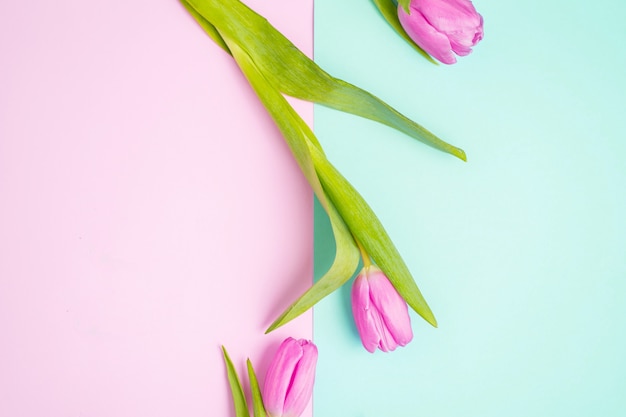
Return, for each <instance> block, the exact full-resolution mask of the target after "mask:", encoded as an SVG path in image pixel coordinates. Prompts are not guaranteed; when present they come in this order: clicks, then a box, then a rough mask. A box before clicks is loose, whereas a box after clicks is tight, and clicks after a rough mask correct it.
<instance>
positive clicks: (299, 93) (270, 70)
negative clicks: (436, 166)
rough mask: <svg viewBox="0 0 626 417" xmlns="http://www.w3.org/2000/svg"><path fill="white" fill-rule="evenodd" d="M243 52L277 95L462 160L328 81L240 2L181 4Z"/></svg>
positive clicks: (413, 126)
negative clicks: (342, 114)
mask: <svg viewBox="0 0 626 417" xmlns="http://www.w3.org/2000/svg"><path fill="white" fill-rule="evenodd" d="M184 1H186V2H187V3H188V5H189V6H190V7H191V8H193V9H194V10H195V11H196V12H197V14H199V15H201V16H203V17H204V19H206V20H207V21H209V22H210V24H211V25H213V26H214V27H215V28H216V29H217V30H218V31H219V33H221V35H222V37H228V38H230V39H231V40H232V41H234V42H235V43H237V44H238V45H239V46H240V47H241V48H242V49H244V50H245V51H246V52H247V53H248V55H249V56H250V57H251V59H252V60H253V61H254V63H255V65H256V66H257V68H258V69H259V71H261V72H262V73H263V74H264V75H265V76H266V77H267V79H268V80H269V81H270V82H271V83H272V84H273V85H275V86H276V87H277V88H278V89H279V90H280V91H281V92H283V93H285V94H288V95H290V96H293V97H297V98H301V99H304V100H308V101H313V102H316V103H319V104H323V105H325V106H328V107H332V108H335V109H337V110H341V111H345V112H348V113H352V114H355V115H358V116H361V117H365V118H368V119H371V120H374V121H376V122H379V123H383V124H385V125H387V126H390V127H392V128H394V129H397V130H399V131H401V132H403V133H405V134H407V135H409V136H411V137H413V138H415V139H417V140H419V141H421V142H423V143H425V144H427V145H429V146H432V147H434V148H436V149H439V150H441V151H444V152H447V153H450V154H452V155H454V156H456V157H458V158H460V159H462V160H466V159H467V158H466V155H465V152H464V151H463V150H462V149H459V148H457V147H456V146H453V145H450V144H449V143H447V142H444V141H443V140H441V139H439V138H438V137H437V136H435V135H434V134H433V133H432V132H430V131H429V130H427V129H426V128H424V127H423V126H421V125H419V124H417V123H415V122H414V121H412V120H411V119H409V118H408V117H406V116H404V115H403V114H401V113H400V112H398V111H397V110H395V109H394V108H393V107H391V106H389V105H388V104H387V103H385V102H384V101H382V100H380V99H379V98H378V97H376V96H374V95H373V94H370V93H368V92H367V91H365V90H362V89H360V88H358V87H356V86H354V85H352V84H349V83H347V82H345V81H342V80H339V79H337V78H334V77H332V76H331V75H329V74H328V73H326V72H325V71H324V70H322V69H321V68H320V67H319V66H318V65H317V64H315V62H313V61H312V60H311V59H310V58H308V57H307V56H306V55H305V54H304V53H302V52H301V51H300V50H299V49H298V48H297V47H296V46H295V45H294V44H293V43H291V42H290V41H289V40H288V39H287V38H285V37H284V36H283V35H282V34H281V33H280V32H279V31H278V30H276V28H274V27H273V26H272V25H271V24H270V23H269V22H268V21H267V20H266V19H265V18H263V17H262V16H260V15H258V14H257V13H255V12H254V11H253V10H251V9H250V8H248V7H247V6H246V5H245V4H243V3H241V2H240V1H239V0H184Z"/></svg>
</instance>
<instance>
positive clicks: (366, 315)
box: [352, 273, 380, 353]
mask: <svg viewBox="0 0 626 417" xmlns="http://www.w3.org/2000/svg"><path fill="white" fill-rule="evenodd" d="M372 308H373V306H372V304H371V300H370V290H369V283H368V282H367V278H366V276H365V274H363V273H361V274H359V276H357V277H356V279H355V281H354V284H353V286H352V314H353V316H354V323H355V324H356V328H357V330H358V332H359V336H360V337H361V343H363V347H364V348H365V350H367V351H368V352H370V353H374V352H375V351H376V348H377V347H378V344H379V340H380V336H379V334H378V331H377V330H376V324H375V321H374V317H373V315H372Z"/></svg>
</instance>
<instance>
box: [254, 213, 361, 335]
mask: <svg viewBox="0 0 626 417" xmlns="http://www.w3.org/2000/svg"><path fill="white" fill-rule="evenodd" d="M330 206H331V210H332V212H331V213H332V214H331V215H330V218H331V227H332V228H333V233H334V235H335V242H336V252H335V260H334V261H333V264H332V265H331V267H330V269H329V270H328V271H327V272H326V273H325V274H324V276H323V277H322V278H320V279H319V280H318V281H317V282H316V283H315V284H313V286H312V287H311V288H309V289H308V290H307V291H306V292H305V293H304V294H302V295H301V296H300V297H299V298H298V299H297V300H296V301H295V302H294V303H293V304H292V305H291V306H289V307H288V308H287V309H286V310H285V311H284V312H283V313H282V314H281V315H280V316H279V317H278V318H277V319H276V320H275V321H274V323H272V324H271V325H270V327H269V328H268V329H267V331H266V333H269V332H271V331H272V330H275V329H276V328H278V327H280V326H282V325H283V324H285V323H288V322H289V321H291V320H293V319H295V318H296V317H298V316H299V315H300V314H302V313H304V312H305V311H307V310H308V309H309V308H311V307H313V306H314V305H315V304H317V303H318V302H319V301H321V300H322V299H323V298H324V297H326V296H327V295H329V294H331V293H332V292H333V291H335V290H336V289H338V288H339V287H341V286H342V285H343V284H345V283H346V282H347V281H348V280H349V279H350V278H351V277H352V275H354V272H355V271H356V268H357V267H358V265H359V259H360V255H359V251H358V249H357V247H356V246H355V244H354V240H353V239H352V236H351V235H350V231H349V230H348V228H347V227H346V225H345V223H344V222H343V220H342V219H341V217H340V216H339V215H338V213H337V212H336V209H335V206H334V205H332V203H331V204H330ZM338 228H340V229H341V230H340V231H339V230H337V229H338Z"/></svg>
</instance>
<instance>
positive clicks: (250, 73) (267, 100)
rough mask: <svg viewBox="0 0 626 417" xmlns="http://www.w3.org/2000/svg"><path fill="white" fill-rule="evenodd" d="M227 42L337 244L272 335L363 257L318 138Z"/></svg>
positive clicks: (247, 59)
mask: <svg viewBox="0 0 626 417" xmlns="http://www.w3.org/2000/svg"><path fill="white" fill-rule="evenodd" d="M225 40H226V42H227V44H228V46H229V47H230V49H231V51H232V52H233V56H234V57H235V59H236V60H237V63H238V64H239V66H240V68H241V69H242V71H243V72H244V74H245V75H246V77H247V78H248V81H249V82H250V84H251V85H252V87H253V89H254V90H255V92H256V93H257V95H258V96H259V98H260V99H261V101H262V102H263V104H264V105H265V108H266V109H267V110H268V112H269V114H270V116H271V117H272V118H273V119H274V121H275V123H276V125H277V126H278V128H279V129H280V131H281V132H282V134H283V136H284V137H285V139H286V141H287V143H288V144H289V147H290V148H291V150H292V152H293V154H294V156H295V157H296V160H297V161H298V164H299V165H300V167H301V169H302V171H303V173H304V175H305V177H306V178H307V180H308V181H309V184H310V185H311V188H313V191H314V192H315V194H316V195H317V197H318V199H319V201H320V203H321V204H322V206H323V207H324V208H325V210H326V212H327V213H328V216H329V219H330V223H331V227H332V230H333V234H334V236H335V242H336V253H335V260H334V262H333V264H332V266H331V267H330V269H329V270H328V271H327V272H326V274H324V276H323V277H322V278H321V279H320V280H318V281H317V282H316V283H315V284H314V285H313V286H312V287H311V288H310V289H309V290H307V291H306V292H305V293H304V294H303V295H302V296H301V297H300V298H298V300H296V301H295V302H294V303H293V304H292V305H291V306H289V307H288V308H287V309H286V310H285V311H284V312H283V313H282V314H281V315H280V316H279V317H278V318H277V319H276V320H275V321H274V323H272V324H271V325H270V327H269V328H268V329H267V332H271V331H272V330H274V329H276V328H278V327H280V326H282V325H283V324H285V323H287V322H289V321H291V320H293V319H294V318H296V317H298V316H299V315H301V314H302V313H304V312H305V311H307V310H308V309H309V308H311V307H313V305H315V304H316V303H317V302H318V301H320V300H321V299H323V298H324V297H326V296H327V295H329V294H330V293H332V292H333V291H334V290H336V289H337V288H339V287H340V286H341V285H343V284H344V283H345V282H346V281H347V280H348V279H350V277H351V276H352V275H353V274H354V271H355V270H356V268H357V266H358V263H359V256H360V255H359V251H358V248H357V246H356V244H355V243H354V240H353V238H352V235H351V233H350V230H349V229H348V227H347V226H346V224H345V223H344V221H343V219H342V217H341V216H340V215H339V214H338V213H337V210H336V208H335V206H334V205H333V204H332V202H330V201H329V200H328V198H327V196H326V194H325V193H324V190H323V188H322V186H321V184H320V182H319V179H318V177H317V174H316V171H315V167H314V164H313V161H312V159H311V154H310V152H311V149H313V148H314V149H315V150H316V152H318V153H321V154H322V155H323V151H322V148H321V146H320V145H319V143H318V142H317V139H316V138H315V135H314V134H313V132H312V131H311V129H310V128H309V127H308V126H307V124H306V123H305V122H304V120H302V118H301V117H300V116H299V115H298V114H297V113H296V111H295V110H294V109H293V107H291V105H290V104H289V103H288V102H287V100H285V98H284V97H283V96H282V94H280V92H279V91H278V90H276V89H275V87H274V86H273V85H272V84H271V83H270V82H269V81H268V80H267V79H266V78H265V77H264V75H263V74H262V73H261V72H259V71H258V69H257V68H256V66H255V64H254V62H253V61H252V59H251V58H250V56H249V55H248V54H247V53H246V52H245V51H243V50H242V49H241V48H239V46H238V45H237V44H236V43H234V42H231V41H230V40H229V38H227V37H225Z"/></svg>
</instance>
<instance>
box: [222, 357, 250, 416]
mask: <svg viewBox="0 0 626 417" xmlns="http://www.w3.org/2000/svg"><path fill="white" fill-rule="evenodd" d="M222 352H223V354H224V363H225V364H226V372H227V375H228V383H229V384H230V393H231V394H232V396H233V404H234V405H235V415H236V416H237V417H250V412H249V411H248V405H247V404H246V397H245V395H244V393H243V388H242V387H241V381H239V377H238V376H237V371H236V370H235V367H234V366H233V362H232V361H231V360H230V357H229V356H228V352H226V348H225V347H224V346H222Z"/></svg>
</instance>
